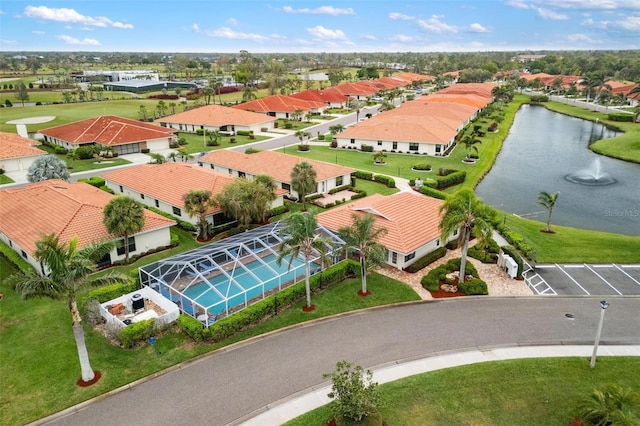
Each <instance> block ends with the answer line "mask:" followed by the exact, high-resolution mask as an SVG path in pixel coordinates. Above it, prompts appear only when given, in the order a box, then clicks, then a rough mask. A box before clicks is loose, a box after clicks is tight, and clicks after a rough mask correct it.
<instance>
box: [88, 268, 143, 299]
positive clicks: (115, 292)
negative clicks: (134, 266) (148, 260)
mask: <svg viewBox="0 0 640 426" xmlns="http://www.w3.org/2000/svg"><path fill="white" fill-rule="evenodd" d="M135 272H136V276H137V275H138V271H135ZM136 289H137V285H136V284H135V283H134V282H126V283H115V284H110V285H107V286H104V287H99V288H95V289H93V290H91V291H90V292H89V293H87V295H86V297H84V298H83V300H85V301H86V300H88V299H95V300H97V301H98V302H99V303H104V302H108V301H109V300H113V299H116V298H118V297H120V296H122V295H124V294H127V293H131V292H132V291H135V290H136Z"/></svg>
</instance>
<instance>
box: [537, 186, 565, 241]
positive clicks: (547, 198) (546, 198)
mask: <svg viewBox="0 0 640 426" xmlns="http://www.w3.org/2000/svg"><path fill="white" fill-rule="evenodd" d="M559 195H560V193H559V192H554V193H553V194H549V193H548V192H546V191H540V193H539V194H538V203H539V204H541V205H543V206H544V208H546V209H547V210H548V211H549V216H547V227H546V229H545V231H546V232H551V226H550V224H551V214H552V213H553V208H554V207H555V205H556V201H558V196H559Z"/></svg>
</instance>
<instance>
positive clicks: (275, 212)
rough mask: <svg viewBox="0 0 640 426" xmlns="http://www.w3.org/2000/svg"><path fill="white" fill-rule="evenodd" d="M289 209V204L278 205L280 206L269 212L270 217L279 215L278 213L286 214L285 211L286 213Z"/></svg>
mask: <svg viewBox="0 0 640 426" xmlns="http://www.w3.org/2000/svg"><path fill="white" fill-rule="evenodd" d="M288 211H289V209H288V208H287V206H278V207H275V208H273V209H271V211H270V212H269V217H273V216H278V215H281V214H284V213H286V212H288Z"/></svg>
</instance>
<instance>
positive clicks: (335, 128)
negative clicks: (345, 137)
mask: <svg viewBox="0 0 640 426" xmlns="http://www.w3.org/2000/svg"><path fill="white" fill-rule="evenodd" d="M344 129H345V127H344V125H342V124H334V125H333V126H330V127H329V133H331V134H332V135H334V136H335V134H336V133H340V132H344Z"/></svg>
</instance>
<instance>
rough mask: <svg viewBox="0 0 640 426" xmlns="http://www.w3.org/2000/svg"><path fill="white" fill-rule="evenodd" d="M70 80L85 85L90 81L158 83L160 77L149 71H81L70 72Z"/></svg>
mask: <svg viewBox="0 0 640 426" xmlns="http://www.w3.org/2000/svg"><path fill="white" fill-rule="evenodd" d="M71 78H73V79H75V80H76V81H78V82H82V83H86V82H90V81H108V82H117V81H130V80H147V81H159V80H160V75H159V74H158V73H157V72H155V71H151V70H126V71H124V70H123V71H111V70H109V71H103V70H83V71H78V72H72V73H71Z"/></svg>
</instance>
